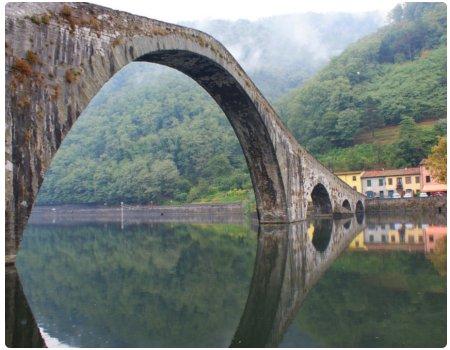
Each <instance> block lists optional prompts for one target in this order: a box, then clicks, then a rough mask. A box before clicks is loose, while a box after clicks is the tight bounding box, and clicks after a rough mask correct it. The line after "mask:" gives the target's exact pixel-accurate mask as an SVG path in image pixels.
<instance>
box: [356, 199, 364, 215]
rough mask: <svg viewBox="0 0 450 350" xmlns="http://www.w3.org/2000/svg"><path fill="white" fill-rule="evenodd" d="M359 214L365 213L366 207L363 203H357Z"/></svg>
mask: <svg viewBox="0 0 450 350" xmlns="http://www.w3.org/2000/svg"><path fill="white" fill-rule="evenodd" d="M355 211H356V212H357V213H364V205H363V204H362V202H361V201H357V202H356V210H355Z"/></svg>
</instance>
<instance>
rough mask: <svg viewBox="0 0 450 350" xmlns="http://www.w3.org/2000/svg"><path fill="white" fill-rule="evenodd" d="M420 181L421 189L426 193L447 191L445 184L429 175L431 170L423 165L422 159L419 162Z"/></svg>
mask: <svg viewBox="0 0 450 350" xmlns="http://www.w3.org/2000/svg"><path fill="white" fill-rule="evenodd" d="M420 183H421V191H422V192H425V193H427V194H428V195H433V194H435V193H437V192H442V193H446V192H447V184H441V183H439V182H437V181H436V179H434V178H433V176H432V175H431V172H430V171H429V170H428V169H427V168H426V167H425V164H424V161H422V162H421V163H420Z"/></svg>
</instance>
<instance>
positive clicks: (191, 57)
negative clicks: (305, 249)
mask: <svg viewBox="0 0 450 350" xmlns="http://www.w3.org/2000/svg"><path fill="white" fill-rule="evenodd" d="M5 25H6V38H5V40H6V48H5V51H6V118H5V119H6V134H5V143H6V155H5V158H6V159H5V163H6V164H5V168H6V253H7V255H9V254H15V252H16V250H17V248H18V246H19V243H20V239H21V236H22V232H23V229H24V226H25V224H26V222H27V220H28V216H29V214H30V212H31V210H32V207H33V203H34V201H35V198H36V196H37V193H38V191H39V187H40V186H41V184H42V181H43V178H44V174H45V171H46V170H47V169H48V167H49V165H50V162H51V160H52V158H53V156H54V155H55V153H56V152H57V150H58V148H59V146H60V144H61V142H62V140H63V139H64V137H65V136H66V135H67V133H68V132H69V131H70V128H71V127H72V125H73V124H74V123H75V121H76V120H77V118H78V116H79V115H80V114H81V113H82V111H83V110H84V109H85V108H86V106H87V105H88V103H89V101H90V100H91V99H92V98H93V97H94V96H95V95H96V93H97V92H98V91H99V90H100V89H101V87H102V86H103V85H104V84H105V83H106V82H107V81H108V80H109V79H110V78H111V77H112V76H113V75H114V74H115V73H116V72H117V71H118V70H120V69H121V68H122V67H124V66H125V65H127V64H128V63H130V62H133V61H143V62H153V63H158V64H162V65H166V66H169V67H172V68H175V69H177V70H179V71H181V72H183V73H185V74H186V75H188V76H189V77H191V78H192V79H194V80H195V81H196V82H197V83H198V84H199V85H201V86H202V87H203V88H204V89H205V90H206V91H207V92H208V93H209V94H210V95H211V96H212V97H213V99H214V100H215V101H216V102H217V103H218V105H219V106H220V107H221V108H222V110H223V111H224V113H225V114H226V116H227V117H228V119H229V121H230V123H231V125H232V127H233V129H234V131H235V133H236V136H237V137H238V139H239V142H240V144H241V147H242V150H243V153H244V156H245V158H246V161H247V164H248V167H249V170H250V175H251V179H252V183H253V188H254V191H255V197H256V203H257V211H258V217H259V220H260V222H261V223H289V222H297V221H302V220H304V219H305V218H306V212H307V206H308V198H312V202H313V204H314V208H315V210H316V212H318V213H320V214H332V213H336V214H343V213H350V212H354V211H356V210H363V209H364V196H363V195H361V194H359V193H357V192H356V191H354V190H353V189H352V188H350V187H349V186H347V185H346V184H345V183H344V182H342V181H341V180H339V179H338V178H337V177H335V176H334V175H333V174H332V173H331V172H330V171H329V170H328V169H327V168H326V167H324V166H323V165H322V164H320V163H319V162H318V161H317V160H316V159H314V158H313V157H312V156H311V155H310V154H309V153H308V152H306V151H305V149H304V148H302V147H301V146H300V145H299V144H298V143H297V142H296V140H295V139H294V137H293V136H292V135H291V133H290V132H289V131H288V130H287V129H286V128H285V127H284V125H283V124H282V123H281V121H280V119H279V118H278V116H277V114H276V113H275V111H274V110H273V108H272V107H271V106H270V105H269V103H268V102H267V101H266V99H265V98H264V97H263V96H262V94H261V93H260V91H259V90H258V89H257V88H256V86H255V85H254V84H253V82H252V81H251V80H250V78H249V77H248V76H247V74H246V73H245V72H244V71H243V69H242V68H241V67H240V66H239V64H238V63H237V62H236V60H235V59H234V58H233V57H232V56H231V54H230V53H229V52H228V51H227V50H226V49H225V48H224V47H223V46H222V45H221V44H220V43H219V42H218V41H216V40H215V39H214V38H212V37H211V36H209V35H207V34H205V33H202V32H200V31H197V30H193V29H190V28H185V27H181V26H177V25H173V24H169V23H164V22H160V21H156V20H153V19H148V18H144V17H139V16H136V15H131V14H128V13H125V12H120V11H115V10H111V9H108V8H104V7H100V6H96V5H91V4H86V3H8V4H7V5H6V24H5Z"/></svg>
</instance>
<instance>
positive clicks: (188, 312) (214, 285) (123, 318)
mask: <svg viewBox="0 0 450 350" xmlns="http://www.w3.org/2000/svg"><path fill="white" fill-rule="evenodd" d="M255 243H256V242H255V236H254V235H252V234H251V232H248V230H247V229H245V228H243V227H240V226H232V225H211V226H208V225H196V226H192V225H191V226H186V225H135V226H132V227H129V228H127V230H126V231H120V227H119V226H118V225H98V226H93V225H86V226H80V227H77V228H74V227H66V228H64V227H49V226H42V227H37V226H34V227H33V226H32V227H30V228H29V230H28V231H27V233H26V235H25V238H24V241H23V244H22V250H21V251H20V256H19V258H18V262H17V264H18V269H19V271H20V275H21V278H22V281H23V285H24V290H25V292H26V295H27V298H28V300H29V301H30V305H31V307H32V309H33V313H34V314H35V316H36V319H37V320H38V321H39V323H40V324H41V325H42V326H43V327H44V328H45V329H46V332H47V333H49V334H50V335H51V336H54V337H57V338H58V339H60V340H61V341H63V342H66V343H68V344H71V345H77V346H92V347H96V346H108V345H109V346H123V347H127V346H217V345H221V346H225V345H228V342H229V339H231V337H232V334H233V332H234V330H235V327H236V325H237V324H238V321H239V316H240V314H241V313H242V310H243V307H244V302H245V298H246V294H247V290H248V285H249V281H250V276H251V269H252V264H253V260H254V256H255V250H256V249H255Z"/></svg>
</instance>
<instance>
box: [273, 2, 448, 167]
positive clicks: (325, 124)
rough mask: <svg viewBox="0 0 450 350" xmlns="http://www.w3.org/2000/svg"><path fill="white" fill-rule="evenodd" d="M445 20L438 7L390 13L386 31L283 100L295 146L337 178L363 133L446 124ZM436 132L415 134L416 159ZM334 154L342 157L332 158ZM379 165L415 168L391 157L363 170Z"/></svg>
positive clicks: (419, 6) (409, 6)
mask: <svg viewBox="0 0 450 350" xmlns="http://www.w3.org/2000/svg"><path fill="white" fill-rule="evenodd" d="M446 13H447V8H446V5H445V4H443V3H407V4H406V5H403V6H400V5H398V6H397V7H396V8H395V9H394V10H393V11H392V12H391V14H390V18H391V23H390V24H389V25H387V26H386V27H383V28H381V29H380V30H378V31H377V32H376V33H374V34H372V35H369V36H367V37H364V38H363V39H360V40H359V41H358V42H356V43H355V44H353V45H350V47H349V48H348V49H347V50H345V51H344V52H343V53H342V54H341V55H340V56H338V57H336V58H334V59H332V60H331V62H330V64H329V65H327V66H326V67H325V68H324V69H322V70H321V71H320V72H319V73H318V74H317V75H316V76H315V77H314V78H312V79H311V80H310V81H308V82H307V83H306V84H305V85H304V86H302V87H301V88H299V89H296V90H294V91H292V92H291V93H289V94H288V95H286V96H285V97H283V98H282V99H281V100H280V101H279V102H278V104H277V106H278V108H279V110H280V112H281V115H282V118H283V119H284V121H285V122H286V123H287V125H288V127H289V129H290V130H291V131H292V132H293V133H294V135H295V137H296V138H297V139H298V140H299V141H300V143H301V144H303V145H304V146H305V147H306V148H307V149H309V150H310V151H311V152H312V153H313V154H315V155H316V156H319V158H321V159H322V160H324V161H325V162H326V163H328V164H329V165H330V166H331V167H333V168H339V169H340V170H345V168H349V167H352V165H354V164H350V166H349V165H344V164H343V162H342V161H341V159H340V155H341V154H343V153H345V152H347V153H348V152H351V150H349V149H348V147H351V146H353V145H355V144H356V143H365V142H364V140H362V139H361V137H360V136H361V134H363V133H364V132H367V131H369V132H374V131H375V130H376V129H379V128H383V127H385V126H393V125H399V124H400V122H401V121H402V120H403V118H405V117H410V118H413V120H414V121H416V122H421V121H424V120H430V119H433V120H434V119H438V118H442V119H444V118H446V114H447V109H446V105H447V100H446V94H447V76H446V65H447V55H446V52H447V45H446V42H447V37H446V30H447V28H446V22H447V15H446ZM437 129H439V130H435V132H434V133H433V132H431V134H430V132H428V133H422V132H421V131H420V128H417V130H419V131H418V137H419V138H420V137H422V136H424V135H423V134H426V135H425V138H426V140H423V141H424V142H422V145H420V147H419V148H422V151H423V152H422V153H423V154H427V153H428V152H429V148H430V147H431V145H432V144H434V143H435V142H436V139H437V137H436V136H437V135H439V134H442V128H437ZM400 137H401V135H399V138H400ZM392 141H394V142H395V141H396V140H395V139H394V140H392ZM341 148H347V149H346V150H345V151H342V152H339V149H341ZM361 149H362V147H361V146H359V148H358V149H357V150H361ZM367 149H368V147H365V150H367ZM353 151H354V150H353ZM371 151H372V150H371ZM384 151H386V152H387V149H386V150H384ZM355 152H356V153H358V151H354V152H353V153H355ZM330 154H332V156H330ZM333 158H334V159H335V161H333V160H332V159H333ZM380 164H382V165H386V166H403V165H416V164H412V163H411V161H410V160H409V159H403V158H399V157H398V154H395V152H394V153H392V158H391V159H388V158H386V159H384V160H383V161H381V162H380V161H376V162H375V161H373V160H370V161H368V162H366V164H365V165H366V166H367V167H373V166H378V165H380ZM359 165H360V164H359Z"/></svg>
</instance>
